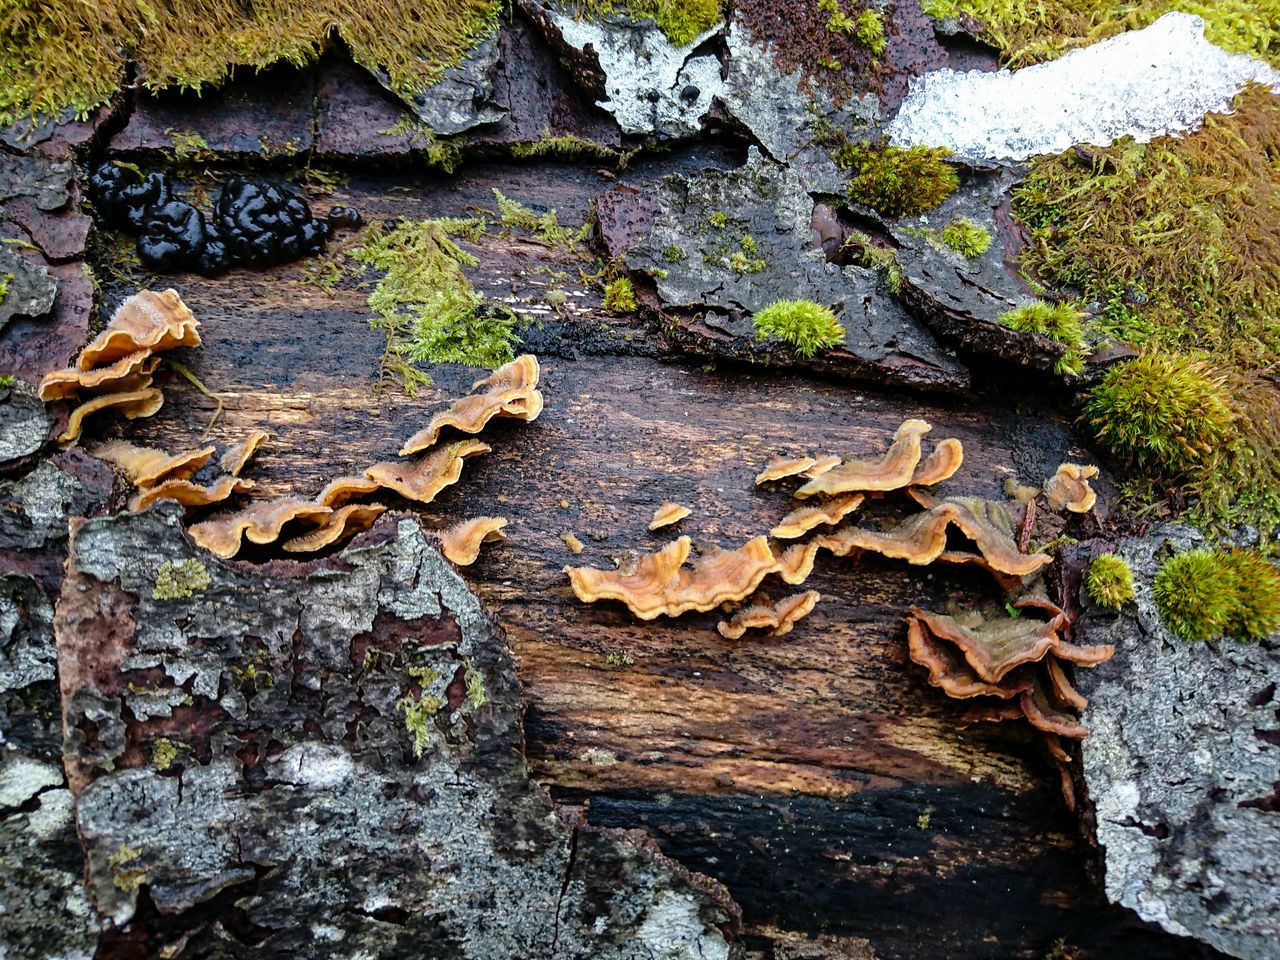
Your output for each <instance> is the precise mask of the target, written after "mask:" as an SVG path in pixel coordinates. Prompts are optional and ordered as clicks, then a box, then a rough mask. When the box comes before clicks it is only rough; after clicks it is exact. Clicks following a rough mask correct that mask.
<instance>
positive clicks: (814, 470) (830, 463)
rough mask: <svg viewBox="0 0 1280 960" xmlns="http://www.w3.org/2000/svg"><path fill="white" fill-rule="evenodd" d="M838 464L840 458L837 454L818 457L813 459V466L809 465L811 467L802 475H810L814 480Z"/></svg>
mask: <svg viewBox="0 0 1280 960" xmlns="http://www.w3.org/2000/svg"><path fill="white" fill-rule="evenodd" d="M838 466H840V458H839V457H837V456H834V455H831V454H828V455H826V456H822V457H818V459H817V460H815V461H813V466H811V467H809V469H807V470H805V471H804V472H803V473H802V474H800V475H801V476H802V477H808V478H809V479H810V480H812V479H813V478H814V477H820V476H822V475H823V474H824V473H826V472H827V471H828V470H830V469H831V468H832V467H838Z"/></svg>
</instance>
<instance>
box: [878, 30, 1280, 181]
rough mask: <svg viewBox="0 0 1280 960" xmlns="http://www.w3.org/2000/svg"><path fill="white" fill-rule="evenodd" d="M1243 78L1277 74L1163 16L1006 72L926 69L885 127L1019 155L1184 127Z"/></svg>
mask: <svg viewBox="0 0 1280 960" xmlns="http://www.w3.org/2000/svg"><path fill="white" fill-rule="evenodd" d="M1250 80H1255V81H1257V82H1259V83H1264V84H1268V85H1275V84H1276V83H1277V81H1280V73H1277V71H1275V70H1272V69H1271V68H1270V67H1269V66H1267V65H1266V64H1265V63H1262V62H1260V61H1258V60H1254V59H1252V58H1251V57H1247V56H1245V55H1243V54H1232V53H1226V52H1225V51H1223V50H1222V49H1220V48H1219V47H1216V46H1214V45H1213V44H1212V43H1209V41H1207V40H1206V39H1205V38H1204V21H1203V20H1201V19H1200V18H1199V17H1197V16H1193V15H1191V14H1186V13H1168V14H1165V15H1164V16H1163V17H1161V18H1160V19H1159V20H1157V21H1156V22H1155V23H1153V24H1152V25H1151V26H1149V27H1147V28H1146V29H1144V30H1135V31H1132V32H1130V33H1125V34H1122V35H1120V36H1118V37H1113V38H1112V39H1110V40H1104V41H1103V42H1101V43H1098V44H1094V45H1093V46H1091V47H1086V48H1084V49H1081V50H1073V51H1072V52H1071V53H1068V54H1067V55H1066V56H1064V57H1062V58H1060V59H1058V60H1054V61H1052V62H1050V63H1043V64H1037V65H1036V66H1031V67H1025V68H1023V69H1021V70H1017V71H1014V72H1010V71H1008V70H1001V71H999V72H997V73H984V72H982V71H978V70H971V71H968V72H965V73H957V72H956V71H954V70H936V71H934V72H932V73H926V74H925V75H924V76H922V77H918V78H916V79H913V80H912V81H911V91H910V94H909V95H908V97H907V99H906V101H905V102H904V103H903V104H902V109H901V110H900V111H899V112H898V116H897V117H896V118H895V119H894V121H893V122H892V123H891V124H889V126H888V128H887V131H888V133H889V136H890V138H891V140H892V142H894V143H896V144H899V145H901V146H931V147H950V148H951V149H952V150H953V151H955V153H956V155H957V156H959V157H961V158H962V159H968V160H981V159H996V160H1025V159H1027V158H1028V157H1032V156H1035V155H1037V154H1043V153H1060V152H1061V151H1063V150H1066V149H1067V148H1068V147H1070V146H1072V145H1073V144H1077V143H1088V144H1094V145H1096V146H1107V145H1109V144H1111V143H1113V142H1115V141H1116V140H1118V139H1119V138H1121V137H1124V136H1132V137H1134V138H1135V139H1136V140H1138V141H1139V142H1141V143H1146V142H1147V141H1149V140H1151V139H1152V138H1153V137H1157V136H1160V135H1162V134H1169V133H1179V132H1183V131H1187V130H1194V129H1196V128H1197V127H1199V126H1200V124H1201V123H1202V122H1203V120H1204V115H1205V114H1206V113H1210V112H1219V113H1220V112H1224V111H1227V110H1229V109H1230V105H1231V99H1232V98H1233V97H1234V96H1235V95H1236V94H1237V93H1239V92H1240V90H1241V89H1242V88H1243V87H1244V85H1245V84H1246V83H1248V82H1249V81H1250Z"/></svg>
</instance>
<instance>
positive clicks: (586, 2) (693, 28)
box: [569, 0, 724, 47]
mask: <svg viewBox="0 0 1280 960" xmlns="http://www.w3.org/2000/svg"><path fill="white" fill-rule="evenodd" d="M569 6H570V9H572V10H573V11H574V14H575V16H577V17H579V18H582V19H592V18H594V17H599V16H601V15H604V14H609V13H625V14H628V15H630V16H632V17H637V18H640V19H648V20H652V21H653V22H654V23H656V24H657V25H658V27H659V28H660V29H661V30H662V32H663V33H664V34H666V37H667V39H668V40H669V41H671V45H672V46H675V47H683V46H685V45H686V44H689V43H692V42H693V40H694V38H695V37H697V36H698V35H699V34H700V33H704V32H705V31H707V30H709V29H711V28H712V27H714V26H715V25H716V24H717V23H719V22H720V20H721V18H722V17H723V16H724V13H723V11H722V10H721V8H720V0H573V2H572V3H571V4H570V5H569Z"/></svg>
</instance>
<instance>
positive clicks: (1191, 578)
mask: <svg viewBox="0 0 1280 960" xmlns="http://www.w3.org/2000/svg"><path fill="white" fill-rule="evenodd" d="M1153 593H1154V596H1155V600H1156V605H1157V606H1158V607H1159V609H1160V616H1161V617H1162V618H1163V620H1164V622H1165V625H1166V626H1168V628H1169V629H1170V630H1171V631H1172V632H1174V633H1175V634H1177V635H1178V636H1180V637H1183V638H1184V639H1188V640H1202V639H1206V638H1208V637H1214V636H1219V635H1223V634H1227V635H1231V636H1236V637H1240V638H1242V639H1248V640H1258V639H1261V638H1263V637H1266V636H1268V635H1269V634H1271V633H1274V632H1275V631H1276V629H1277V628H1280V571H1277V570H1276V568H1275V567H1274V566H1272V565H1271V564H1270V563H1268V562H1267V561H1266V560H1265V559H1264V558H1263V557H1262V556H1261V555H1260V554H1259V553H1258V552H1257V551H1255V550H1238V549H1233V550H1189V551H1187V552H1186V553H1180V554H1178V555H1176V556H1173V557H1170V558H1169V559H1168V560H1166V561H1165V562H1164V563H1163V564H1162V565H1161V567H1160V572H1159V573H1158V574H1157V575H1156V579H1155V583H1154V585H1153Z"/></svg>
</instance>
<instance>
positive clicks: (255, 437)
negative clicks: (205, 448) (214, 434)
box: [218, 430, 269, 477]
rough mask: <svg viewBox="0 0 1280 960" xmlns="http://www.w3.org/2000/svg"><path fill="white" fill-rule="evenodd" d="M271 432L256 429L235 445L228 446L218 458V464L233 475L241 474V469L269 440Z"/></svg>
mask: <svg viewBox="0 0 1280 960" xmlns="http://www.w3.org/2000/svg"><path fill="white" fill-rule="evenodd" d="M268 436H269V434H268V433H267V431H265V430H254V431H252V432H251V433H250V434H249V436H247V437H245V438H244V439H243V440H241V441H240V442H239V443H237V444H236V445H235V446H233V447H228V448H227V449H226V451H224V452H223V454H222V456H221V457H219V458H218V466H220V467H222V469H223V470H225V471H226V472H227V473H229V474H231V476H233V477H238V476H240V471H241V470H243V469H244V465H245V464H246V463H248V462H249V458H250V457H252V456H253V455H254V454H255V453H257V452H258V448H259V447H260V446H262V445H263V444H264V443H266V441H267V437H268Z"/></svg>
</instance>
